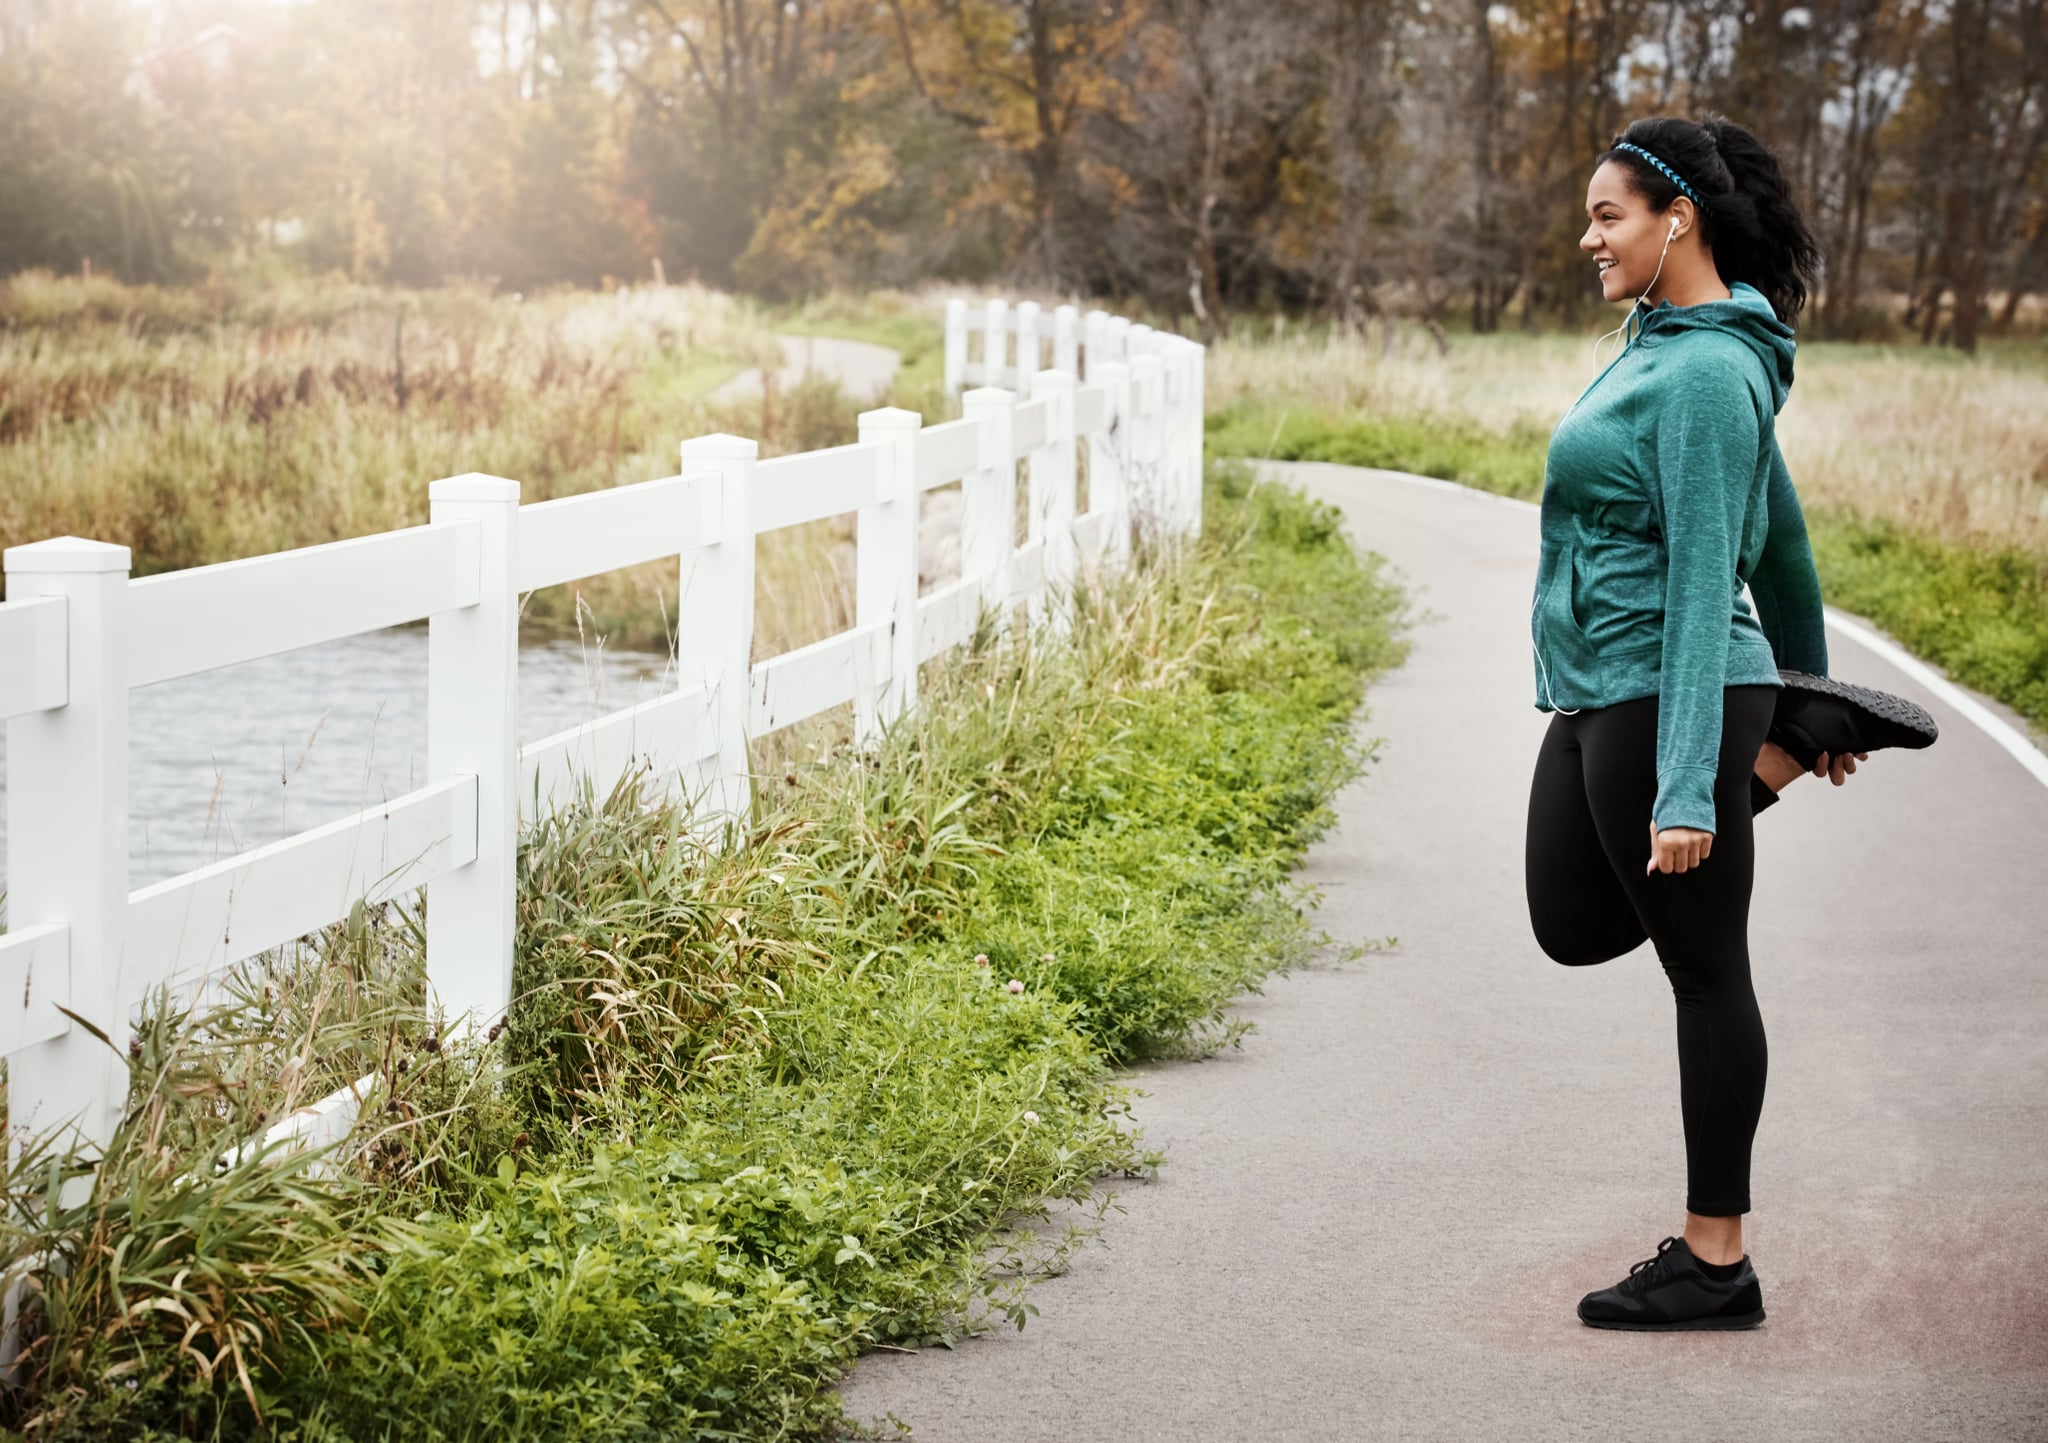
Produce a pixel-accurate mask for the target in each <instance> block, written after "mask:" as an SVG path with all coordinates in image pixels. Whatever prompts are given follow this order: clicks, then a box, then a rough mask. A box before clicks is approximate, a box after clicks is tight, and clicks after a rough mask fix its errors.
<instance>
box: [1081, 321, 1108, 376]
mask: <svg viewBox="0 0 2048 1443" xmlns="http://www.w3.org/2000/svg"><path fill="white" fill-rule="evenodd" d="M1115 359H1116V357H1114V356H1112V355H1111V354H1110V353H1109V312H1108V311H1090V312H1089V313H1088V314H1087V315H1086V316H1083V317H1082V318H1081V379H1082V380H1084V381H1091V382H1092V381H1094V380H1096V379H1097V377H1096V375H1095V368H1096V367H1097V366H1100V365H1103V364H1105V363H1107V362H1109V361H1113V360H1115Z"/></svg>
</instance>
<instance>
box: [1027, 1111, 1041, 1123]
mask: <svg viewBox="0 0 2048 1443" xmlns="http://www.w3.org/2000/svg"><path fill="white" fill-rule="evenodd" d="M1024 1120H1025V1121H1026V1122H1036V1121H1038V1114H1037V1113H1035V1112H1027V1113H1025V1114H1024Z"/></svg>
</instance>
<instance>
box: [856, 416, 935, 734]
mask: <svg viewBox="0 0 2048 1443" xmlns="http://www.w3.org/2000/svg"><path fill="white" fill-rule="evenodd" d="M923 421H924V418H923V417H922V416H920V415H918V413H917V412H915V411H906V410H904V409H903V408H902V407H900V406H884V407H882V408H881V409H880V410H876V411H863V412H861V413H860V439H861V441H862V442H863V443H866V442H870V441H874V442H879V443H880V444H881V445H882V447H883V449H882V452H881V455H880V456H879V457H878V458H877V465H878V467H879V468H880V473H881V480H882V485H881V488H880V494H879V495H878V496H877V497H876V500H875V503H874V504H873V505H872V506H863V507H861V508H860V510H859V511H858V512H856V513H855V526H856V530H855V535H854V573H855V575H854V581H855V586H854V618H853V619H854V625H855V626H868V625H870V624H872V623H874V622H878V621H887V622H889V623H891V625H890V627H889V636H888V639H887V641H886V642H885V643H884V644H883V645H881V646H880V647H878V648H876V651H877V652H879V653H880V654H882V655H886V656H887V657H888V658H889V684H888V688H887V691H886V693H885V694H878V692H877V689H874V688H873V687H872V686H871V685H870V684H863V683H865V682H866V678H865V677H862V678H861V681H860V682H857V683H856V684H855V687H854V693H853V710H854V718H853V725H854V739H855V740H856V741H858V742H860V743H861V744H863V745H865V744H866V743H867V742H868V741H869V740H870V739H871V738H873V737H875V736H876V735H877V734H878V733H879V731H880V729H881V724H882V723H883V722H885V721H893V720H894V719H895V718H896V717H898V716H901V715H902V714H903V713H904V712H905V711H908V710H909V709H910V708H911V707H914V706H916V705H917V652H918V638H917V528H918V514H919V509H920V498H919V496H918V491H917V433H918V428H919V427H920V426H921V425H922V424H923Z"/></svg>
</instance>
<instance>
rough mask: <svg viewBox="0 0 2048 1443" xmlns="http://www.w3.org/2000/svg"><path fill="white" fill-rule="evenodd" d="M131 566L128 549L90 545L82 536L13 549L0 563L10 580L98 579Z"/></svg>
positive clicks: (98, 543) (104, 543)
mask: <svg viewBox="0 0 2048 1443" xmlns="http://www.w3.org/2000/svg"><path fill="white" fill-rule="evenodd" d="M128 563H129V556H128V548H127V547H125V546H116V545H115V544H114V543H113V542H111V541H88V540H86V539H85V538H84V537H83V536H53V537H51V538H50V539H49V540H48V541H31V542H29V543H27V544H26V545H23V546H10V547H8V548H7V551H6V554H5V557H4V561H0V564H4V565H5V566H6V568H7V574H8V575H10V576H34V575H38V574H41V575H52V574H63V573H70V574H73V575H79V574H86V575H98V574H102V573H105V572H109V571H126V570H127V569H128Z"/></svg>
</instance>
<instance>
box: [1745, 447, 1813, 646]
mask: <svg viewBox="0 0 2048 1443" xmlns="http://www.w3.org/2000/svg"><path fill="white" fill-rule="evenodd" d="M1770 451H1771V489H1770V517H1771V521H1770V529H1769V530H1768V531H1767V532H1766V533H1765V536H1764V550H1763V555H1762V556H1760V557H1759V558H1757V563H1756V574H1755V575H1753V576H1751V577H1750V578H1749V594H1750V595H1751V597H1753V598H1754V599H1755V601H1756V619H1757V623H1758V624H1759V625H1760V626H1762V627H1763V630H1764V636H1765V637H1766V638H1768V639H1769V641H1770V643H1771V655H1772V656H1773V657H1774V658H1776V660H1777V663H1778V665H1779V666H1781V667H1784V668H1785V669H1786V670H1788V671H1803V672H1807V673H1810V674H1811V675H1813V676H1826V675H1827V674H1828V639H1827V623H1826V620H1825V618H1824V616H1823V613H1822V611H1821V596H1820V573H1819V572H1817V571H1815V570H1814V567H1813V548H1812V547H1811V546H1809V545H1808V544H1807V539H1806V514H1805V513H1804V512H1803V511H1801V510H1800V509H1799V493H1798V492H1797V491H1795V490H1793V489H1792V474H1791V472H1789V471H1787V470H1786V469H1785V458H1784V456H1783V455H1781V454H1780V453H1779V451H1778V442H1777V439H1776V438H1775V437H1773V438H1772V440H1771V446H1770Z"/></svg>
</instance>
